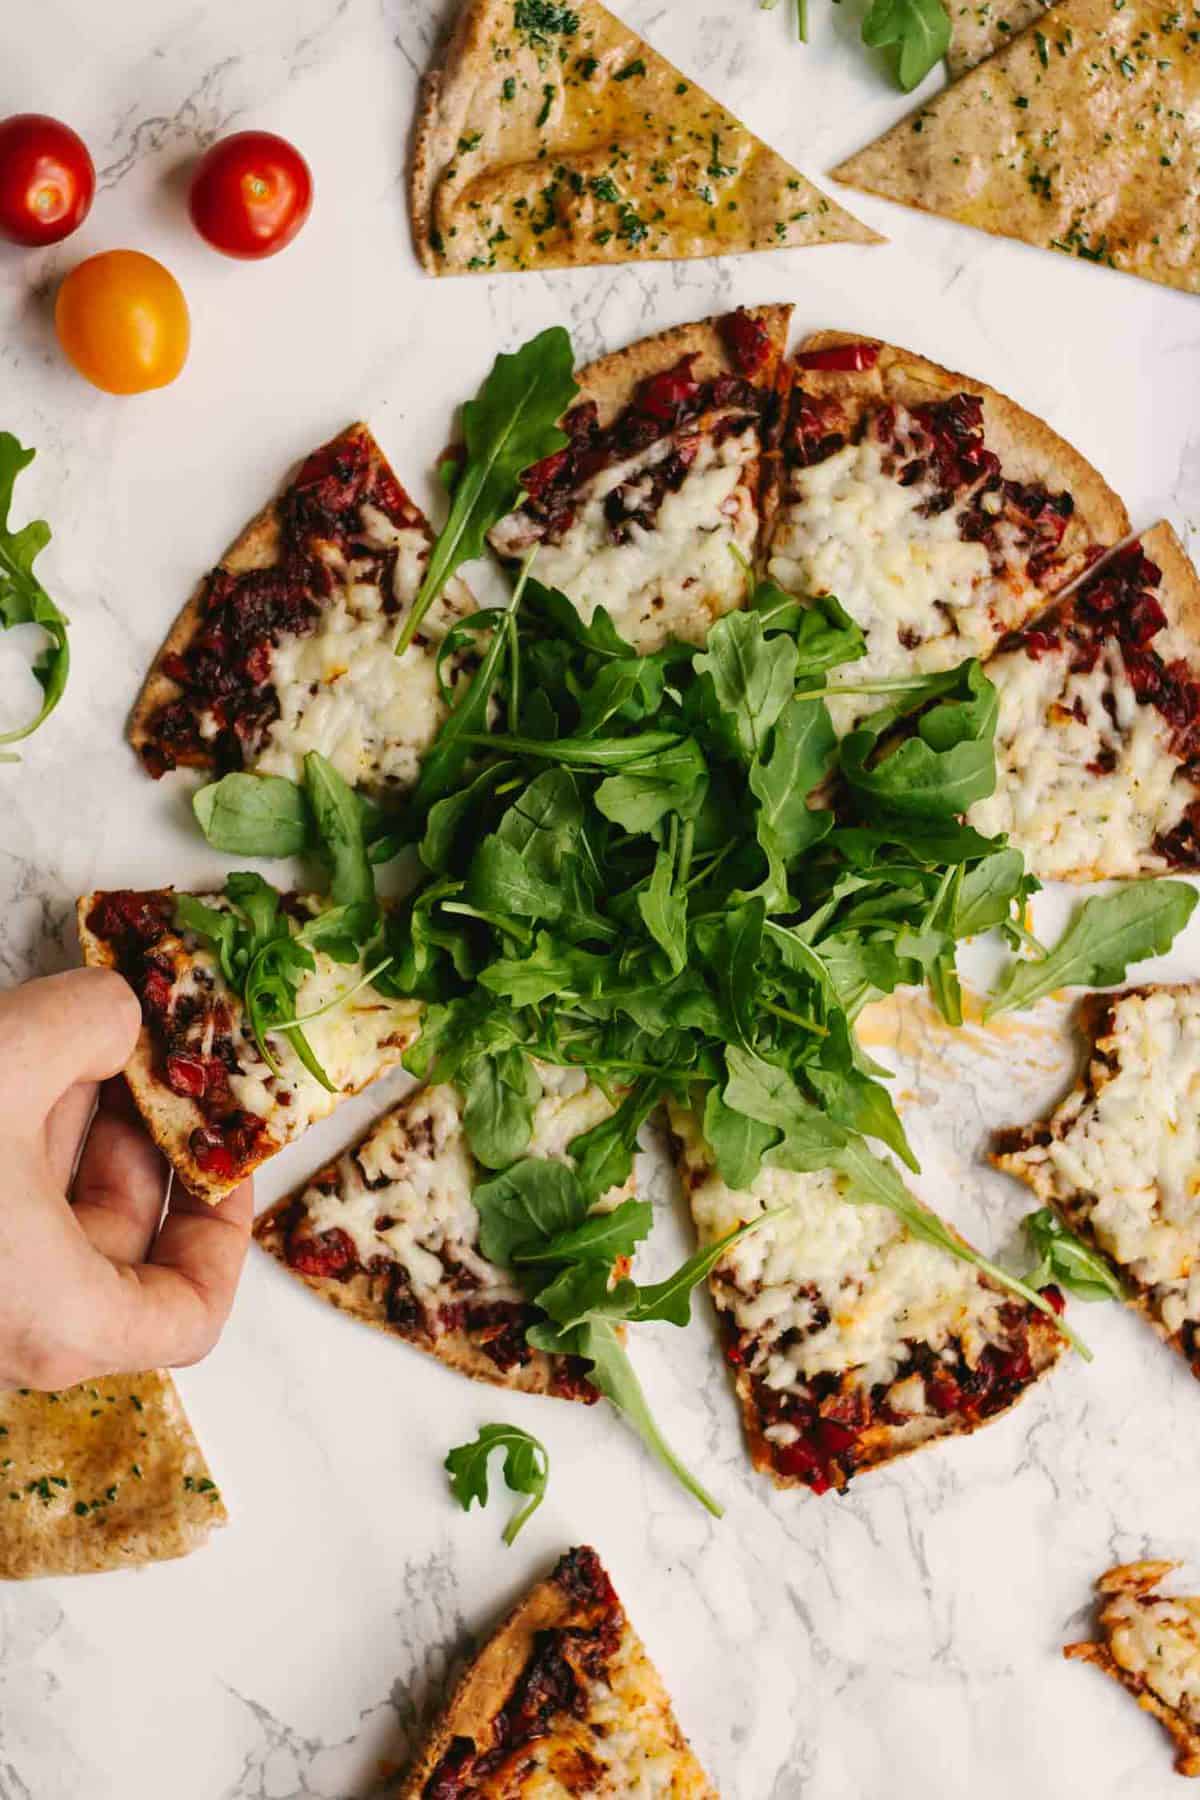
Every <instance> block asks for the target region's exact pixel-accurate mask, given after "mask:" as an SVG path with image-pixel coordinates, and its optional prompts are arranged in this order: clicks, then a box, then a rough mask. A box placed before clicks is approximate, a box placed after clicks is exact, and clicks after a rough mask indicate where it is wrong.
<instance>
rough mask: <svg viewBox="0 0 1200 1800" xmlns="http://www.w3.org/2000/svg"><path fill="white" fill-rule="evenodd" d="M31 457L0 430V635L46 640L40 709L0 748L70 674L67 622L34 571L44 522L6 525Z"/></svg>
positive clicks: (26, 729)
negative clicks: (30, 629)
mask: <svg viewBox="0 0 1200 1800" xmlns="http://www.w3.org/2000/svg"><path fill="white" fill-rule="evenodd" d="M35 454H36V452H34V451H33V450H26V449H24V448H23V447H22V445H21V444H20V442H19V441H18V440H17V439H16V438H15V437H14V436H13V434H12V432H11V431H0V630H4V631H7V630H9V629H10V628H11V627H12V626H14V625H38V626H40V627H41V629H42V631H44V632H45V634H46V636H47V637H48V638H49V640H50V642H49V644H48V646H47V648H46V649H45V650H43V651H42V652H41V653H40V654H39V655H38V656H37V658H36V659H35V661H34V664H33V673H34V678H35V679H36V681H37V683H38V685H39V686H40V688H41V690H42V704H41V706H40V707H39V708H38V711H37V713H36V715H35V716H34V717H33V718H32V719H31V720H30V721H29V722H28V724H26V725H18V726H16V727H14V728H13V729H12V730H11V731H5V732H0V745H3V744H17V743H20V741H21V739H22V738H27V737H30V736H31V735H32V733H33V732H35V731H36V730H37V728H38V726H39V725H41V724H43V723H44V721H45V720H46V719H48V718H49V716H50V714H51V713H52V712H53V711H54V709H55V707H56V706H57V705H58V703H59V701H60V700H61V699H62V696H63V690H64V688H65V687H66V685H67V676H68V674H69V673H70V669H71V651H70V646H69V645H68V642H67V623H68V621H67V618H66V616H65V614H63V613H61V612H60V611H59V609H58V607H57V606H55V604H54V602H53V600H51V598H50V596H49V594H48V593H47V592H46V590H45V588H44V587H43V586H42V584H41V582H40V581H39V580H38V578H37V576H36V575H35V574H34V572H33V565H34V561H35V559H36V558H37V557H38V556H39V555H40V554H41V552H42V551H43V550H44V549H45V548H46V545H47V544H48V543H49V542H50V527H49V525H47V523H46V521H45V519H31V520H30V521H29V523H28V524H27V525H23V526H22V527H21V529H20V531H13V530H12V529H10V526H9V522H8V520H9V513H10V511H11V509H12V501H13V489H14V487H15V486H16V480H17V476H18V475H19V474H20V473H21V470H22V469H27V468H28V467H29V465H30V463H31V462H32V461H33V459H34V455H35ZM19 760H20V759H19V758H18V757H17V756H16V754H15V753H14V752H12V751H4V750H0V762H17V761H19Z"/></svg>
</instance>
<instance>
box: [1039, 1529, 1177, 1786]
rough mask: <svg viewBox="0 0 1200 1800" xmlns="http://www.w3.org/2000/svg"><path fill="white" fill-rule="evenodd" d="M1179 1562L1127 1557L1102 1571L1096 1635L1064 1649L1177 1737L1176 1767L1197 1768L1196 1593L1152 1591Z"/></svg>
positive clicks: (1073, 1660) (1068, 1656)
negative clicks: (1129, 1560) (1128, 1560)
mask: <svg viewBox="0 0 1200 1800" xmlns="http://www.w3.org/2000/svg"><path fill="white" fill-rule="evenodd" d="M1178 1567H1179V1564H1178V1563H1174V1562H1135V1563H1124V1564H1121V1565H1120V1566H1118V1567H1117V1568H1115V1569H1109V1571H1108V1573H1107V1574H1105V1575H1101V1577H1100V1579H1099V1581H1097V1583H1096V1589H1097V1592H1098V1593H1099V1594H1100V1595H1101V1596H1102V1605H1101V1607H1100V1616H1099V1626H1100V1632H1101V1642H1100V1643H1098V1644H1097V1643H1082V1644H1067V1645H1066V1647H1065V1648H1064V1650H1063V1655H1064V1656H1065V1657H1067V1659H1068V1660H1069V1661H1072V1662H1090V1663H1094V1664H1095V1666H1096V1668H1098V1669H1103V1670H1104V1673H1105V1674H1106V1675H1111V1676H1112V1678H1113V1680H1114V1681H1119V1682H1120V1684H1121V1686H1122V1687H1123V1688H1124V1689H1125V1690H1126V1692H1127V1693H1130V1694H1132V1695H1133V1697H1134V1699H1135V1700H1136V1701H1137V1703H1138V1705H1139V1706H1140V1707H1143V1708H1144V1709H1145V1711H1146V1712H1148V1713H1153V1714H1154V1717H1155V1718H1156V1719H1159V1720H1160V1721H1161V1722H1162V1724H1164V1725H1165V1726H1166V1728H1167V1730H1168V1731H1169V1732H1170V1734H1171V1736H1172V1737H1173V1738H1174V1740H1175V1767H1176V1769H1177V1770H1178V1771H1179V1773H1180V1774H1181V1775H1200V1599H1195V1598H1188V1599H1178V1600H1177V1599H1173V1598H1169V1597H1168V1596H1167V1595H1164V1594H1158V1593H1156V1592H1155V1589H1156V1588H1157V1587H1158V1586H1159V1584H1160V1583H1161V1582H1162V1581H1163V1579H1164V1578H1165V1577H1166V1576H1167V1575H1169V1574H1171V1572H1172V1570H1174V1569H1177V1568H1178Z"/></svg>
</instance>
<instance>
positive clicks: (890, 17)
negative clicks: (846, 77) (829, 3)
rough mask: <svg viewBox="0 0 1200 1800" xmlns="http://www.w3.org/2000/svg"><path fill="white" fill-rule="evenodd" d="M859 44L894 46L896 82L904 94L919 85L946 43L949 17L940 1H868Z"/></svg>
mask: <svg viewBox="0 0 1200 1800" xmlns="http://www.w3.org/2000/svg"><path fill="white" fill-rule="evenodd" d="M862 35H863V43H864V44H868V45H870V47H871V48H872V49H873V50H878V49H881V48H885V47H886V46H888V45H890V44H895V45H896V46H897V56H896V79H897V80H898V82H899V83H900V86H901V87H902V88H903V89H904V92H905V93H906V94H909V93H911V92H912V90H913V88H915V87H917V86H919V84H920V83H921V82H922V81H924V79H925V77H926V75H928V73H929V71H930V69H932V67H933V65H934V63H936V62H940V61H941V59H942V57H943V56H945V54H946V51H947V49H948V47H949V44H950V15H949V13H948V12H947V11H946V8H945V6H944V5H943V4H942V0H872V3H871V6H870V9H869V10H868V12H867V15H866V18H865V19H864V20H863V28H862Z"/></svg>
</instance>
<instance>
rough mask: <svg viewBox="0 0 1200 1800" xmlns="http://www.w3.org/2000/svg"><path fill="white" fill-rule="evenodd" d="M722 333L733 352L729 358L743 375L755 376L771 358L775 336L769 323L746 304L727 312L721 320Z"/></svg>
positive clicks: (727, 346)
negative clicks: (763, 320) (752, 314)
mask: <svg viewBox="0 0 1200 1800" xmlns="http://www.w3.org/2000/svg"><path fill="white" fill-rule="evenodd" d="M720 329H721V336H722V337H723V338H724V339H725V347H726V349H727V350H728V351H729V359H730V361H731V362H732V364H733V366H734V368H735V369H736V370H737V372H738V374H739V375H745V376H748V377H750V378H751V379H753V377H754V376H755V375H760V374H761V373H762V371H763V369H764V368H765V367H766V365H767V363H768V362H769V361H770V360H771V339H770V337H769V335H768V333H767V329H766V326H765V325H763V324H762V322H761V320H759V319H755V318H753V317H752V316H751V314H750V313H748V312H747V311H746V309H745V307H744V306H739V307H738V309H737V311H736V312H731V313H726V314H725V317H724V318H723V319H722V320H721V327H720Z"/></svg>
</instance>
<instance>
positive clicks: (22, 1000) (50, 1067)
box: [0, 969, 142, 1123]
mask: <svg viewBox="0 0 1200 1800" xmlns="http://www.w3.org/2000/svg"><path fill="white" fill-rule="evenodd" d="M141 1022H142V1009H141V1007H140V1006H139V1004H138V999H137V995H136V994H135V993H134V991H133V989H132V988H131V987H130V985H129V983H128V982H127V981H126V980H125V979H124V977H123V976H121V975H118V974H117V973H116V971H115V970H114V969H67V970H65V971H64V973H63V974H61V975H45V976H43V977H42V979H41V980H40V981H27V982H26V983H25V984H24V986H23V987H15V988H9V989H8V990H7V992H5V993H2V994H0V1068H3V1070H4V1072H5V1075H4V1083H3V1093H2V1098H0V1106H2V1107H3V1110H4V1111H5V1112H7V1113H9V1114H10V1115H11V1116H12V1117H14V1118H18V1119H21V1120H22V1121H23V1122H24V1123H28V1122H29V1119H30V1116H31V1114H32V1115H35V1116H37V1117H42V1116H44V1115H45V1113H46V1112H48V1111H49V1109H50V1107H51V1106H52V1105H53V1103H54V1102H55V1101H56V1100H57V1099H58V1098H59V1096H60V1095H62V1094H65V1093H66V1091H67V1089H68V1088H69V1087H73V1086H74V1085H75V1084H76V1083H77V1082H84V1081H105V1080H107V1078H108V1077H109V1076H110V1075H115V1074H116V1073H117V1072H118V1070H120V1069H123V1068H124V1066H125V1064H126V1063H127V1062H128V1061H129V1058H130V1056H131V1055H132V1054H133V1047H134V1045H135V1044H136V1043H137V1038H138V1031H139V1029H140V1027H141Z"/></svg>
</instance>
